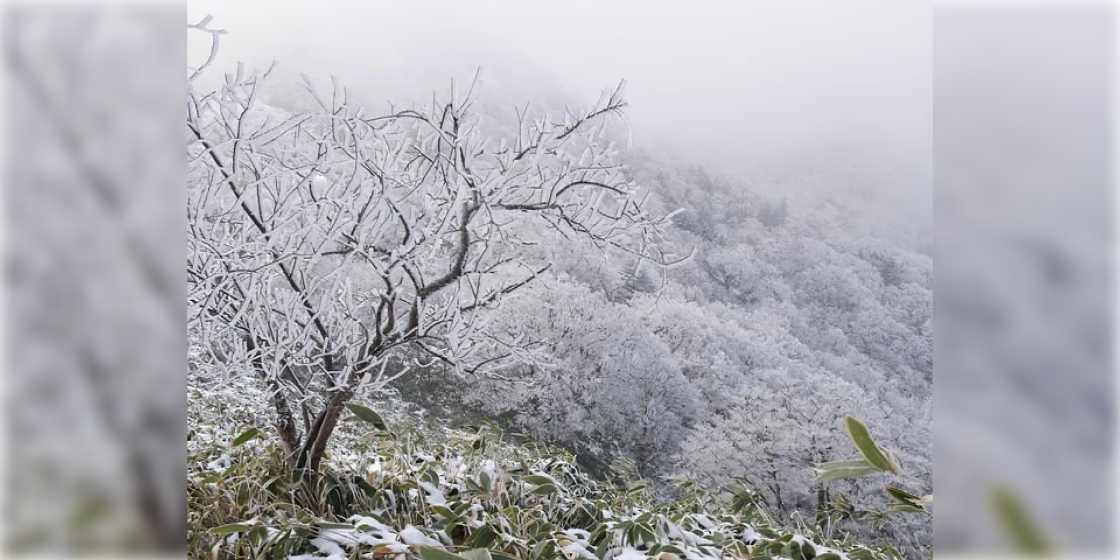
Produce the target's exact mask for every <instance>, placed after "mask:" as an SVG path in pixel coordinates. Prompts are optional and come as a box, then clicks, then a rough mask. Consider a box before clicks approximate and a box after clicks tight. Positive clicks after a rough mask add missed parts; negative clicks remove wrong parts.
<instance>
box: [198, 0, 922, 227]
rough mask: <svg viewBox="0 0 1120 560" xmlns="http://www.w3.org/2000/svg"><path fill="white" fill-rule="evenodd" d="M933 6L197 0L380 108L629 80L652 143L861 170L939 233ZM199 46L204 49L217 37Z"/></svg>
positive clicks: (252, 49) (235, 34) (241, 34)
mask: <svg viewBox="0 0 1120 560" xmlns="http://www.w3.org/2000/svg"><path fill="white" fill-rule="evenodd" d="M929 10H930V5H929V4H928V3H925V2H911V1H907V2H899V1H897V0H894V1H892V0H886V1H880V0H874V1H864V0H860V1H858V2H843V3H839V2H830V1H814V2H788V1H752V2H729V1H728V2H691V3H684V2H638V1H617V2H593V1H587V0H577V1H572V2H564V3H562V4H561V3H556V4H526V3H522V2H512V1H488V2H451V1H420V2H414V1H410V2H365V1H362V2H358V1H343V0H324V1H319V2H305V3H285V4H283V5H282V7H281V6H278V5H277V4H276V3H275V2H270V1H264V0H246V1H238V2H222V1H214V0H196V1H192V2H191V3H190V8H189V15H190V18H191V20H192V21H197V19H199V18H201V17H202V16H204V15H207V14H210V15H213V16H214V17H215V22H214V25H215V26H217V27H221V28H224V29H227V30H228V31H229V32H230V34H229V35H227V36H225V37H224V38H223V43H222V53H221V62H222V67H225V68H230V67H231V66H230V65H231V64H232V62H233V61H236V60H243V61H245V62H246V63H247V64H249V65H250V66H251V67H257V68H259V67H263V66H265V65H267V64H269V63H271V62H272V61H279V62H280V63H281V66H280V68H281V69H282V70H283V71H285V72H288V73H293V74H294V73H296V72H306V73H308V74H310V75H311V76H313V77H315V78H317V79H322V78H325V77H326V76H327V75H328V74H330V75H334V76H336V77H337V78H338V79H339V81H340V83H342V84H343V85H346V86H348V87H351V88H353V89H354V91H355V92H356V93H357V95H359V96H360V98H361V100H362V101H364V102H366V103H380V102H382V101H385V100H394V101H405V100H415V99H427V98H429V97H430V96H431V94H432V92H441V93H442V92H446V91H447V88H448V85H449V83H450V80H451V78H455V79H456V80H457V82H458V83H460V84H464V83H467V82H469V81H470V79H471V78H472V77H473V76H474V74H475V72H476V70H477V69H479V68H481V69H482V71H483V76H484V77H485V84H484V87H485V91H486V92H487V93H488V94H494V93H497V94H498V95H500V96H501V98H502V99H503V100H506V99H508V100H509V101H510V103H511V104H512V103H524V102H526V101H531V100H532V101H537V102H541V101H543V102H555V101H557V100H561V101H563V102H570V101H574V102H577V103H579V102H582V103H588V102H591V101H593V100H594V99H595V98H596V97H597V95H598V93H599V92H600V90H602V89H603V88H607V87H611V86H613V85H615V84H616V83H618V81H619V80H620V79H626V80H627V82H628V88H627V94H628V95H627V97H628V99H629V101H630V104H631V106H630V108H629V110H628V115H629V119H630V124H631V128H632V134H633V138H634V141H635V144H636V145H637V146H639V147H643V148H655V149H662V150H665V151H667V152H669V153H672V154H674V155H677V156H680V157H683V158H686V159H688V160H692V161H696V162H699V163H703V164H705V165H707V166H709V167H710V168H711V169H713V170H717V171H720V172H723V173H729V174H732V175H736V174H740V173H746V174H747V175H748V176H750V174H751V173H756V174H757V173H762V172H766V173H775V172H776V173H779V174H783V175H785V174H788V173H789V172H790V171H791V170H793V171H794V172H795V173H796V172H799V171H800V170H801V169H803V168H804V169H809V168H812V169H814V170H815V173H816V174H818V175H821V174H823V175H825V176H828V175H829V172H830V171H841V172H842V173H840V174H839V175H841V176H842V177H843V179H840V178H837V179H834V180H831V181H828V180H826V181H813V182H812V186H811V187H808V186H804V185H802V186H801V188H802V189H805V188H811V189H816V190H821V189H824V190H825V191H832V194H833V196H843V194H842V193H843V192H844V191H842V190H841V191H839V193H837V192H836V191H835V190H834V189H838V188H839V189H842V188H847V187H848V186H849V185H846V184H842V183H845V182H848V183H850V182H852V177H853V173H854V174H855V176H856V177H859V178H860V182H863V183H870V185H863V186H861V188H863V189H867V188H871V189H874V190H875V191H876V193H875V194H876V195H877V196H875V197H874V198H875V199H876V200H877V205H876V206H875V207H874V208H872V209H869V210H867V211H864V212H861V213H860V214H861V215H866V216H869V217H864V218H862V219H864V220H870V221H872V222H880V224H879V225H882V226H887V227H888V228H889V227H890V226H892V225H903V227H909V228H913V227H917V228H919V229H921V230H923V231H925V230H926V229H928V227H929V225H928V224H929V223H931V222H932V212H931V209H930V207H931V196H930V189H931V186H930V175H931V171H930V146H931V123H930V117H931V111H930V103H931V94H930V91H931V87H932V71H931V65H930V61H931V55H932V25H931V20H930V11H929ZM191 39H192V41H193V40H195V39H199V37H192V38H191ZM191 48H192V51H191V54H192V57H194V58H195V59H197V57H199V56H201V53H200V52H199V49H201V48H203V45H201V44H196V43H194V42H192V44H191ZM380 107H382V105H377V106H376V108H380ZM822 172H823V173H822ZM838 183H840V184H838ZM783 188H790V186H789V185H784V186H783ZM803 194H804V193H803ZM809 194H810V196H811V197H813V198H816V197H818V196H827V195H828V194H829V193H828V192H824V193H821V192H815V193H809ZM912 217H917V218H918V220H917V221H918V222H920V223H919V224H915V223H913V220H912ZM905 224H908V225H905ZM876 229H882V228H876Z"/></svg>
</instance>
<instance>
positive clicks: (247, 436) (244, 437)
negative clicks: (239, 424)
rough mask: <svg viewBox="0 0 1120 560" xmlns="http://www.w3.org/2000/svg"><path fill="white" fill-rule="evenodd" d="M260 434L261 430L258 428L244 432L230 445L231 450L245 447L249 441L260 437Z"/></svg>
mask: <svg viewBox="0 0 1120 560" xmlns="http://www.w3.org/2000/svg"><path fill="white" fill-rule="evenodd" d="M260 434H261V431H260V430H258V429H256V428H249V429H248V430H245V431H244V432H242V433H241V435H239V436H237V439H235V440H233V443H231V444H229V448H230V449H233V448H235V447H240V446H242V445H245V444H246V443H247V442H248V441H249V440H251V439H253V438H255V437H257V436H259V435H260Z"/></svg>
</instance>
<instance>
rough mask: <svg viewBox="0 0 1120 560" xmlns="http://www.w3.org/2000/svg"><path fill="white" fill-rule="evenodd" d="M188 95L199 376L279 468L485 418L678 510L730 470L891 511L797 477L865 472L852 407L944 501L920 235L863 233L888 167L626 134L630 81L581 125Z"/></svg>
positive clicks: (318, 92) (323, 88)
mask: <svg viewBox="0 0 1120 560" xmlns="http://www.w3.org/2000/svg"><path fill="white" fill-rule="evenodd" d="M195 83H196V82H195V81H194V79H193V78H192V85H191V91H190V107H189V114H188V132H189V134H188V143H189V152H190V168H189V189H188V204H187V209H188V227H189V255H188V273H189V276H190V284H189V286H190V288H189V310H190V327H189V329H190V330H189V333H190V342H191V344H190V352H191V365H192V372H193V373H192V385H194V386H197V387H203V388H205V390H206V391H208V392H207V393H205V394H215V393H223V392H224V393H229V388H230V387H240V386H242V385H243V384H245V383H249V384H253V385H255V386H257V387H259V389H260V391H262V392H260V393H253V396H246V397H245V398H246V399H247V400H252V399H254V398H259V397H260V396H262V395H263V396H264V398H266V399H267V403H257V402H255V403H251V404H249V405H248V406H252V407H259V410H261V411H262V412H261V413H262V414H263V415H266V416H265V418H262V419H261V420H260V425H261V426H262V427H263V426H272V427H273V435H274V437H276V438H277V439H278V441H279V442H280V443H281V445H282V446H283V447H284V449H285V453H286V457H287V460H288V462H289V464H290V465H291V466H292V467H293V468H298V469H311V470H316V469H318V468H319V466H320V462H321V461H322V460H324V457H327V456H329V455H330V453H328V450H329V449H330V446H332V445H338V444H337V442H333V441H332V438H331V436H332V434H333V432H334V431H335V429H336V427H337V425H338V423H339V421H340V417H341V416H342V415H343V413H344V412H345V406H346V405H347V404H348V403H351V402H364V403H366V404H370V405H371V406H374V407H375V408H381V409H386V408H388V409H404V408H408V409H410V410H421V411H423V412H424V413H425V414H426V415H427V416H429V417H434V418H437V419H440V421H441V422H445V423H448V424H461V423H476V422H479V421H482V420H489V421H494V422H497V423H498V425H500V426H502V427H503V428H505V429H508V430H511V431H519V432H524V433H527V434H529V435H531V436H533V437H535V438H538V439H540V440H543V441H546V442H549V443H553V444H556V445H559V446H561V447H563V448H566V449H568V450H570V451H571V452H573V453H575V455H576V457H577V458H578V461H579V462H580V463H581V464H582V465H583V466H584V467H585V468H587V469H588V470H589V471H591V472H593V473H598V474H599V475H601V476H609V475H610V473H611V472H612V466H616V465H619V464H627V463H632V464H633V465H634V466H635V468H636V469H637V472H638V473H640V474H641V475H642V476H644V477H646V478H648V479H650V480H653V481H656V482H657V483H658V484H660V485H661V486H662V487H663V488H662V491H663V492H665V493H666V494H671V493H672V492H673V490H672V487H671V485H670V484H669V481H670V480H672V479H679V478H680V477H694V478H695V479H696V480H697V481H698V482H699V483H700V484H703V485H705V486H710V487H718V486H721V485H725V484H727V483H730V482H732V481H734V480H741V481H742V482H743V483H744V484H746V485H747V486H749V487H750V488H751V489H753V490H754V491H757V492H759V494H760V495H761V496H762V498H763V499H764V501H765V503H766V505H767V507H768V508H770V509H771V510H772V511H773V512H775V513H776V514H777V515H778V516H780V517H788V516H789V515H791V514H795V513H799V514H801V515H803V516H805V517H807V518H812V517H813V516H814V515H815V513H816V512H818V511H820V510H823V509H829V508H832V507H833V506H834V505H835V504H836V501H837V500H838V499H840V500H844V501H851V502H861V501H862V502H875V501H881V500H882V498H881V497H880V495H879V494H880V488H881V485H878V484H876V483H870V484H868V483H864V482H859V481H842V482H833V483H829V484H827V485H818V484H814V483H813V473H812V471H811V469H809V468H808V467H809V466H810V465H812V464H813V463H818V462H823V461H832V460H841V459H846V458H848V457H849V456H850V450H851V447H850V443H849V442H848V440H847V435H846V434H845V433H844V430H843V428H842V422H841V418H842V417H843V415H844V414H845V413H851V414H853V415H855V416H857V417H859V418H861V419H863V420H864V421H865V422H866V423H867V424H868V425H870V426H873V428H874V430H875V431H876V434H877V439H878V440H879V442H880V443H881V444H883V445H884V446H887V447H889V448H891V449H893V450H895V451H896V453H897V454H898V458H899V460H900V461H901V462H902V463H903V465H904V466H905V468H906V469H907V471H908V472H909V474H910V475H912V476H913V477H915V479H916V480H918V481H921V482H923V483H924V484H926V485H930V486H931V484H932V437H931V429H932V374H933V353H932V333H933V324H932V258H931V256H930V255H929V254H927V252H926V251H928V240H927V239H924V238H923V235H926V234H928V232H924V231H921V230H919V231H915V232H903V233H901V234H900V235H898V236H883V235H876V233H879V232H875V231H873V230H869V229H867V228H864V227H861V225H860V222H861V221H862V220H860V219H853V216H862V215H865V214H866V213H867V212H868V208H870V207H873V205H874V204H876V201H875V200H873V199H872V200H869V199H868V198H867V197H866V196H865V195H866V192H867V191H866V190H864V187H865V186H866V183H867V182H868V181H874V180H877V179H878V178H875V177H871V178H868V177H863V176H861V175H860V173H859V170H858V169H857V170H855V171H852V172H849V173H846V174H835V175H824V176H821V175H820V174H819V173H816V172H815V170H814V169H812V168H811V167H810V166H806V168H805V169H798V168H797V167H796V166H795V167H793V168H790V169H785V170H783V173H781V174H777V175H760V176H755V177H751V176H745V177H744V176H737V175H726V174H722V173H718V172H715V171H712V170H709V169H706V168H704V167H701V166H698V165H694V164H691V163H689V162H687V161H681V160H679V159H677V158H675V157H673V156H672V155H671V154H664V153H660V152H656V151H652V150H649V149H646V148H644V147H642V146H629V145H628V142H627V130H626V126H625V124H626V123H625V121H624V120H623V117H624V111H625V109H626V98H625V92H624V89H623V87H622V86H621V85H620V86H619V87H617V88H612V89H608V90H606V91H605V92H604V94H603V96H602V97H601V98H600V99H599V100H598V102H597V103H594V104H591V105H590V106H588V107H586V108H583V109H574V108H567V107H563V106H527V107H525V106H508V105H504V104H500V103H493V102H488V99H489V98H488V95H490V93H491V92H490V91H489V90H488V89H487V86H486V84H485V82H484V81H481V82H480V81H470V82H467V83H460V84H456V85H455V86H453V87H452V88H450V89H449V90H448V91H444V92H437V94H436V95H435V96H434V97H433V98H432V100H430V101H427V102H422V103H409V104H404V105H400V106H394V107H391V108H390V110H388V111H376V110H373V107H374V105H372V104H371V105H368V106H367V105H365V104H363V103H362V102H360V101H359V100H358V99H355V98H354V97H353V96H352V94H351V93H350V92H349V91H348V90H347V89H346V88H345V84H341V83H337V82H335V83H329V82H328V83H322V82H321V81H317V80H315V78H308V79H305V80H294V79H287V80H286V79H283V78H274V77H271V76H269V75H268V74H267V73H266V72H254V71H250V70H248V69H244V70H242V69H239V70H238V72H237V73H236V74H233V75H230V76H229V77H228V78H227V79H226V82H225V86H224V87H221V88H217V89H214V90H212V91H211V90H207V89H206V88H201V87H198V88H196V86H195ZM198 83H201V80H199V81H198ZM313 83H314V84H316V85H314V86H313V85H312V84H313ZM499 97H500V96H499ZM574 106H575V105H573V107H574ZM743 157H744V158H749V157H750V154H743ZM890 179H891V180H907V178H906V177H905V175H901V176H899V175H895V176H892V177H891V178H890ZM809 181H816V182H822V181H823V182H828V181H835V182H839V183H842V184H833V185H830V186H831V190H830V191H829V192H830V193H832V194H830V195H829V196H823V197H822V196H805V195H804V193H803V192H802V191H801V190H799V189H800V187H803V186H804V185H803V183H805V182H809ZM877 211H881V209H877ZM226 397H229V395H228V394H227V395H226ZM226 397H223V398H226ZM233 400H235V401H236V400H237V396H236V395H234V396H233ZM262 404H263V405H264V406H261V405H262ZM193 410H195V408H194V406H193V405H192V411H193ZM197 421H198V420H197V418H192V424H193V423H194V422H197ZM837 496H841V497H839V498H838V497H837ZM866 530H867V531H869V533H868V534H870V535H878V536H885V537H888V538H890V539H891V540H892V541H893V542H897V543H900V544H901V545H903V546H913V547H915V548H920V547H923V546H927V545H928V544H929V540H930V533H931V530H930V527H929V526H928V519H926V518H916V519H915V520H914V522H913V523H907V522H905V521H898V520H893V521H890V522H889V523H887V524H885V525H883V526H879V527H875V528H870V529H866Z"/></svg>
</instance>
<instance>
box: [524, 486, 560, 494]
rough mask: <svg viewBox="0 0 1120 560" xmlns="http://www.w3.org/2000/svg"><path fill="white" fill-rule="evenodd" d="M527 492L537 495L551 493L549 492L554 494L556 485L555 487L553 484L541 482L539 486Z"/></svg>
mask: <svg viewBox="0 0 1120 560" xmlns="http://www.w3.org/2000/svg"><path fill="white" fill-rule="evenodd" d="M529 493H530V494H536V495H538V496H549V495H551V494H555V493H556V487H555V486H553V485H551V484H542V485H540V486H537V487H536V488H534V489H533V490H532V491H531V492H529Z"/></svg>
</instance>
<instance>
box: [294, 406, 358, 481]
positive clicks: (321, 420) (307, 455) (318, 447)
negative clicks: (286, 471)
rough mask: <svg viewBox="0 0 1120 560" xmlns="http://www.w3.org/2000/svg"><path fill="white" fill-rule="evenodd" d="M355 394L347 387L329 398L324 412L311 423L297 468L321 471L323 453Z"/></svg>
mask: <svg viewBox="0 0 1120 560" xmlns="http://www.w3.org/2000/svg"><path fill="white" fill-rule="evenodd" d="M353 396H354V392H353V391H351V390H349V389H346V390H342V391H335V392H334V393H331V395H330V396H329V397H328V398H327V404H326V405H325V406H324V407H323V410H322V412H320V413H319V415H318V416H316V417H315V422H314V423H313V424H312V425H311V431H310V432H308V434H307V440H306V441H304V442H303V448H302V449H301V451H300V454H299V458H298V460H297V461H296V468H297V469H306V470H308V471H310V472H313V473H314V472H318V471H319V465H320V463H322V461H323V454H324V453H325V452H326V450H327V442H328V441H330V438H331V435H332V434H333V433H334V429H335V427H337V426H338V418H339V417H340V416H341V415H342V409H343V408H344V407H345V406H346V403H348V402H350V399H351V398H352V397H353Z"/></svg>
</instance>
